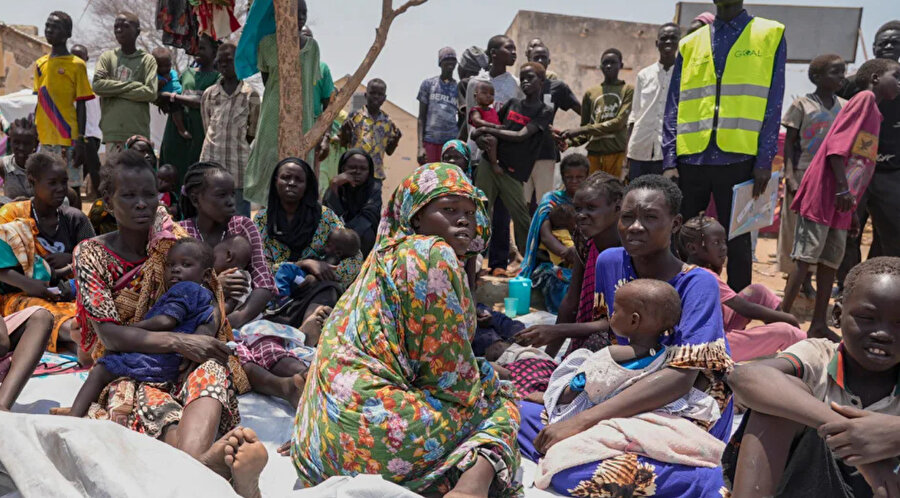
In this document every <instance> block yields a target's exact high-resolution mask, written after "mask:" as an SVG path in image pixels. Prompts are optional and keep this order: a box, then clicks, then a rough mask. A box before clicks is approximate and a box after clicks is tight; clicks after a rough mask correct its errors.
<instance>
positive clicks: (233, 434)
mask: <svg viewBox="0 0 900 498" xmlns="http://www.w3.org/2000/svg"><path fill="white" fill-rule="evenodd" d="M241 429H243V428H242V427H235V428H234V429H231V430H230V431H228V432H227V433H226V434H225V435H224V436H222V437H221V438H220V439H219V440H218V441H216V442H215V443H213V445H212V447H211V448H210V449H208V450H207V451H206V453H204V454H202V455H200V456H199V457H197V460H199V461H200V463H202V464H203V465H206V466H207V467H209V468H210V470H212V471H213V472H215V473H216V474H219V475H220V476H222V477H224V478H225V479H228V478H229V477H231V467H230V466H228V465H226V463H225V455H226V453H225V448H228V447H231V446H234V447H237V446H239V445H240V444H241V443H243V441H244V432H243V431H242V430H241ZM255 435H256V433H254V436H255Z"/></svg>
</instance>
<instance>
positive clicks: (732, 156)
mask: <svg viewBox="0 0 900 498" xmlns="http://www.w3.org/2000/svg"><path fill="white" fill-rule="evenodd" d="M714 3H715V5H716V19H715V21H713V23H712V24H710V25H707V26H704V27H702V28H700V29H699V30H697V31H695V32H693V33H691V34H690V35H688V36H686V37H685V38H684V39H682V40H681V43H680V45H679V51H680V53H679V55H678V58H677V59H676V61H675V69H674V71H673V74H672V81H671V83H670V86H669V95H668V98H667V100H666V113H665V119H664V121H663V144H662V146H663V167H664V169H665V175H666V176H669V177H670V178H673V179H677V181H678V185H679V187H680V188H681V191H682V193H683V194H684V201H683V203H682V206H681V213H682V215H683V216H684V218H685V219H688V218H690V217H693V216H696V215H697V214H699V213H700V211H703V210H704V209H706V206H707V204H708V203H709V198H710V195H712V197H713V199H714V200H715V203H716V204H715V205H716V212H717V213H718V218H719V221H720V222H721V223H722V225H723V226H724V227H725V229H726V230H728V229H729V224H730V223H729V222H730V219H731V198H732V187H734V185H736V184H738V183H742V182H745V181H747V180H750V179H753V180H754V195H755V196H758V195H760V194H762V193H763V191H764V190H765V188H766V182H767V181H768V180H769V177H770V176H771V170H772V159H773V158H774V157H775V154H776V152H777V150H778V128H779V121H780V119H781V102H782V99H783V97H784V64H785V59H786V58H787V55H786V48H785V40H784V26H783V25H782V24H780V23H778V22H775V21H770V20H768V19H763V18H761V17H753V16H751V15H750V14H748V13H747V11H746V10H744V5H743V4H744V3H743V1H742V0H715V2H714ZM752 270H753V255H752V252H751V242H750V235H749V234H746V235H742V236H739V237H735V238H734V239H733V240H730V241H729V242H728V285H729V286H730V287H731V288H733V289H734V290H735V291H737V292H739V291H741V290H742V289H743V288H744V287H746V286H747V285H750V281H751V275H752Z"/></svg>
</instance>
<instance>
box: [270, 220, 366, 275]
mask: <svg viewBox="0 0 900 498" xmlns="http://www.w3.org/2000/svg"><path fill="white" fill-rule="evenodd" d="M253 223H254V224H256V228H258V229H259V235H260V237H261V238H262V243H263V254H264V255H265V256H266V264H267V265H269V270H271V271H272V275H274V274H276V273H278V268H279V267H280V266H281V265H282V263H287V262H288V256H290V254H291V250H290V249H288V247H287V246H286V245H284V244H282V243H281V242H279V241H277V240H275V239H274V238H272V237H270V236H269V215H268V210H267V209H266V208H262V209H260V210H259V211H258V212H257V213H256V216H254V217H253ZM336 228H344V222H343V221H341V219H340V218H338V215H336V214H334V211H332V210H331V209H329V208H327V207H325V206H322V217H321V218H320V219H319V227H318V228H316V233H315V235H313V239H312V242H310V244H309V246H308V247H307V248H306V249H304V250H303V254H302V255H301V256H300V258H301V259H315V260H319V261H321V260H323V259H325V241H327V240H328V234H330V233H331V231H332V230H334V229H336ZM362 261H363V258H362V254H361V253H357V254H356V256H354V257H352V258H347V259H345V260H343V261H341V264H339V265H338V269H337V271H336V272H335V273H337V277H338V281H339V282H340V283H341V286H342V287H343V288H345V289H346V288H347V286H349V285H350V284H351V283H353V279H355V278H356V276H357V275H359V268H360V267H361V266H362Z"/></svg>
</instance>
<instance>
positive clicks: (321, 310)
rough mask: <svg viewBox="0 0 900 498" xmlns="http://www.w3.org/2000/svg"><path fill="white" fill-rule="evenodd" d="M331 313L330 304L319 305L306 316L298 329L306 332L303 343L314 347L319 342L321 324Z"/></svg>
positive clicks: (322, 324)
mask: <svg viewBox="0 0 900 498" xmlns="http://www.w3.org/2000/svg"><path fill="white" fill-rule="evenodd" d="M330 314H331V307H330V306H319V307H318V308H316V310H315V311H313V312H312V314H311V315H309V316H308V317H306V320H304V321H303V324H302V325H300V331H301V332H303V333H304V334H306V341H305V344H306V345H307V346H310V347H314V346H316V345H317V344H319V336H320V335H322V326H324V325H325V320H327V319H328V315H330Z"/></svg>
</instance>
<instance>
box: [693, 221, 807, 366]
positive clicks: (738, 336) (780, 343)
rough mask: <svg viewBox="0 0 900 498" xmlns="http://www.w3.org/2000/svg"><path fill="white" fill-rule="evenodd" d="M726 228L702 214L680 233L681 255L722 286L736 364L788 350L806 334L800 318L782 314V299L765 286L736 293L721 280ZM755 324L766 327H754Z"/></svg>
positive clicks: (726, 255) (725, 312)
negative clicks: (706, 272) (799, 322)
mask: <svg viewBox="0 0 900 498" xmlns="http://www.w3.org/2000/svg"><path fill="white" fill-rule="evenodd" d="M727 243H728V236H727V235H726V233H725V228H724V227H722V225H721V224H720V223H719V222H718V221H716V220H715V218H710V217H708V216H704V215H703V214H702V213H701V214H700V215H699V216H695V217H693V218H691V219H689V220H687V221H686V222H684V225H682V227H681V230H680V231H679V232H678V252H679V253H680V255H681V259H682V260H684V261H685V262H687V263H688V264H692V265H697V266H699V267H701V268H705V269H707V270H709V271H710V273H712V274H713V275H715V277H716V280H718V282H719V297H720V299H721V301H722V318H723V321H724V322H725V335H726V337H728V343H729V344H730V345H731V357H732V359H734V361H747V360H752V359H754V358H759V357H761V356H768V355H772V354H775V353H778V352H779V351H783V350H785V349H787V348H788V347H789V346H791V345H792V344H795V343H797V342H799V341H802V340H803V339H806V334H805V333H803V331H802V330H800V329H799V328H798V325H799V324H798V323H797V318H795V317H794V315H791V314H790V313H785V312H783V311H781V310H780V306H781V299H779V298H778V296H776V295H775V293H774V292H772V291H771V290H769V288H768V287H766V286H765V285H762V284H751V285H749V286H747V287H746V288H745V289H744V290H742V291H741V292H740V293H737V294H736V293H735V292H734V291H733V290H731V287H729V286H728V284H727V283H726V282H725V281H724V280H722V278H721V277H720V275H721V273H722V268H724V267H725V259H726V258H727V257H728V245H727ZM752 320H759V321H761V322H763V323H765V324H766V325H760V326H757V327H751V328H749V329H747V325H748V324H749V323H750V322H751V321H752Z"/></svg>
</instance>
